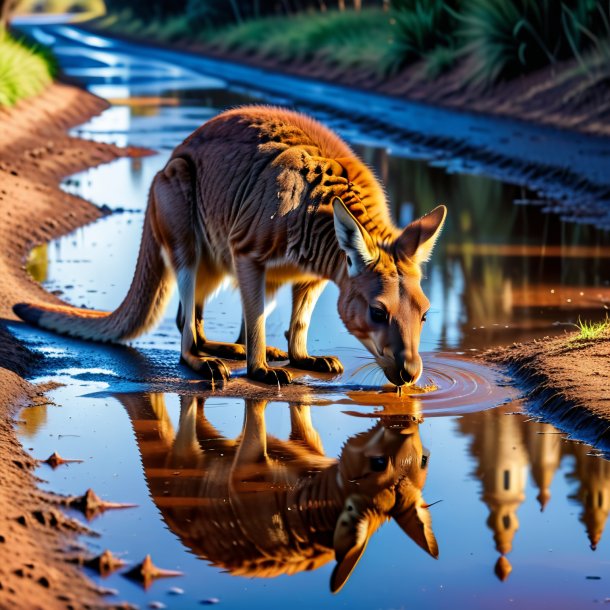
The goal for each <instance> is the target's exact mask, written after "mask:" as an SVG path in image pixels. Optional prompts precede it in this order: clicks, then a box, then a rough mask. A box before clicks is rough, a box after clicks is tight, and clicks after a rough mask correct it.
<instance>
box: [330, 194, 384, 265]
mask: <svg viewBox="0 0 610 610" xmlns="http://www.w3.org/2000/svg"><path fill="white" fill-rule="evenodd" d="M333 218H334V221H335V233H336V235H337V240H338V241H339V246H340V248H341V250H343V251H344V252H345V254H346V255H347V273H348V275H349V276H350V277H353V276H354V275H356V274H358V273H360V272H361V271H362V270H363V269H364V268H365V267H366V266H367V265H369V264H370V263H371V262H372V261H373V259H374V256H373V244H372V239H371V238H370V236H369V234H368V233H367V232H366V231H365V230H364V228H363V227H362V225H361V224H360V223H359V222H358V221H357V220H356V219H355V218H354V216H353V215H352V213H351V212H350V211H349V210H348V209H347V207H346V205H345V204H344V203H343V201H341V199H339V197H335V198H334V200H333Z"/></svg>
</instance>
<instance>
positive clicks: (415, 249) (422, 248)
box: [394, 205, 447, 263]
mask: <svg viewBox="0 0 610 610" xmlns="http://www.w3.org/2000/svg"><path fill="white" fill-rule="evenodd" d="M446 216H447V208H446V207H445V206H444V205H439V206H438V207H436V208H434V209H433V210H432V211H431V212H429V213H428V214H426V215H425V216H422V217H421V218H420V219H418V220H414V221H413V222H412V223H411V224H409V225H408V226H407V227H406V228H405V229H404V230H403V232H402V233H401V234H400V235H399V236H398V238H397V239H396V241H395V242H394V254H395V256H396V257H397V258H401V259H405V258H409V259H411V260H414V261H415V262H416V263H424V262H426V261H427V260H429V259H430V255H431V254H432V249H433V248H434V244H435V243H436V240H437V238H438V236H439V235H440V232H441V229H442V228H443V224H444V223H445V217H446Z"/></svg>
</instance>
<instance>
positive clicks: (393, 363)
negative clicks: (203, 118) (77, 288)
mask: <svg viewBox="0 0 610 610" xmlns="http://www.w3.org/2000/svg"><path fill="white" fill-rule="evenodd" d="M445 216H446V208H445V206H442V205H441V206H438V207H437V208H435V209H434V210H432V211H431V212H430V213H428V214H427V215H425V216H423V217H422V218H420V219H418V220H416V221H414V222H412V223H411V224H409V225H408V226H407V227H406V228H405V229H404V230H402V231H400V230H399V229H397V228H396V227H395V226H394V224H393V222H392V220H391V218H390V213H389V210H388V205H387V203H386V198H385V194H384V192H383V189H382V187H381V185H380V184H379V183H378V181H377V179H376V178H375V176H374V175H373V173H372V172H371V171H370V170H369V168H368V167H367V166H366V165H364V163H363V162H362V161H360V159H358V157H357V156H356V155H355V154H354V153H353V152H352V151H351V149H350V148H349V147H348V146H347V144H345V143H344V142H343V141H342V140H341V139H340V138H339V137H338V136H337V135H336V134H334V133H333V132H332V131H330V130H329V129H327V128H326V127H324V126H323V125H321V124H320V123H318V122H317V121H315V120H313V119H311V118H309V117H307V116H305V115H303V114H299V113H296V112H293V111H289V110H285V109H280V108H273V107H266V106H245V107H241V108H237V109H234V110H229V111H227V112H223V113H221V114H219V115H218V116H216V117H215V118H213V119H212V120H210V121H208V122H207V123H205V124H204V125H203V126H202V127H200V128H199V129H197V130H196V131H195V132H194V133H193V134H191V135H190V136H189V137H188V138H187V139H186V140H185V141H184V142H183V143H182V144H180V145H179V146H178V147H177V148H176V149H175V150H174V152H173V154H172V156H171V158H170V160H169V161H168V163H167V165H166V166H165V167H164V169H162V170H161V171H160V172H159V173H158V174H157V175H156V176H155V178H154V180H153V183H152V187H151V189H150V194H149V201H148V207H147V210H146V215H145V219H144V229H143V234H142V241H141V245H140V253H139V256H138V262H137V265H136V270H135V274H134V278H133V280H132V283H131V287H130V288H129V291H128V293H127V296H126V297H125V299H124V301H123V302H122V304H121V305H120V306H119V307H118V308H117V309H116V310H115V311H114V312H112V313H106V312H101V311H92V310H87V309H78V308H75V307H70V306H59V305H48V304H40V305H32V304H25V303H20V304H17V305H15V307H14V311H15V313H16V314H17V315H18V316H19V317H21V318H22V319H23V320H25V321H27V322H30V323H32V324H36V325H38V326H41V327H43V328H47V329H51V330H54V331H56V332H58V333H64V334H68V335H72V336H75V337H81V338H84V339H91V340H95V341H114V342H117V341H126V340H128V339H131V338H133V337H135V336H137V335H139V334H141V333H142V332H144V331H145V330H147V329H149V328H150V327H152V326H153V325H154V324H155V323H156V322H157V321H158V319H159V317H160V316H161V314H162V312H163V309H164V307H165V304H166V302H167V300H168V298H169V296H170V292H171V291H170V288H171V287H172V279H173V278H176V279H177V283H178V290H179V293H180V313H179V325H180V327H181V330H182V338H181V358H182V360H183V361H184V362H185V363H186V364H187V365H188V366H190V367H191V368H192V369H194V370H195V371H196V372H198V373H199V374H200V375H201V376H203V377H204V378H207V379H212V380H217V381H224V380H226V379H227V378H228V377H229V374H230V373H229V369H228V367H227V366H226V364H225V363H224V362H223V361H222V359H221V358H230V359H243V358H246V360H247V375H248V377H249V378H250V379H253V380H255V381H259V382H263V383H269V384H278V383H279V384H286V383H290V381H291V380H292V376H291V373H290V371H288V370H287V369H285V368H279V367H274V368H271V367H269V366H268V362H267V360H268V359H276V358H278V357H282V355H283V353H282V352H281V351H280V350H277V349H274V348H270V349H267V346H266V341H265V318H264V299H265V289H266V288H267V289H268V291H270V292H273V291H274V290H276V289H277V288H278V287H279V286H281V285H282V284H283V283H285V282H290V283H292V315H291V320H290V327H289V330H288V333H287V338H288V358H289V363H290V366H292V367H294V368H297V369H305V370H312V371H322V372H330V373H340V372H342V370H343V367H342V365H341V362H340V361H339V360H338V359H337V358H335V357H333V356H326V357H324V356H311V355H310V354H309V353H308V350H307V332H308V328H309V323H310V318H311V314H312V311H313V309H314V306H315V304H316V301H317V299H318V297H319V296H320V294H321V292H322V290H323V288H324V286H325V284H326V282H327V281H328V280H331V281H333V282H335V283H336V284H337V286H338V287H339V302H338V310H339V315H340V317H341V319H342V320H343V322H344V324H345V326H346V327H347V329H348V331H349V332H350V333H351V334H353V335H354V336H355V337H356V338H357V339H358V340H359V341H361V342H362V344H363V345H364V346H365V347H366V348H367V349H368V350H369V351H370V352H371V353H372V355H373V356H374V358H375V360H376V362H377V364H378V365H379V366H380V367H381V368H382V369H383V371H384V373H385V375H386V377H387V378H388V380H389V381H390V382H392V383H393V384H395V385H397V386H401V385H404V384H409V383H414V382H415V381H417V379H418V378H419V377H420V375H421V373H422V361H421V358H420V356H419V353H418V349H419V339H420V333H421V328H422V324H423V322H424V320H425V318H426V312H427V311H428V308H429V306H430V304H429V301H428V299H427V298H426V296H425V295H424V293H423V291H422V289H421V286H420V279H421V275H422V273H421V269H420V265H421V263H422V262H424V261H426V260H428V259H429V257H430V254H431V252H432V249H433V246H434V244H435V242H436V239H437V237H438V235H439V233H440V231H441V228H442V226H443V223H444V221H445ZM227 275H229V276H232V277H234V278H235V279H236V281H237V284H238V286H239V290H240V293H241V300H242V306H243V315H244V320H245V330H246V333H245V334H246V343H245V346H244V345H243V344H239V343H222V342H214V341H210V340H208V339H207V337H206V336H205V332H204V319H203V317H204V316H203V313H204V304H205V301H206V299H207V298H208V297H209V296H210V295H211V294H212V293H213V292H214V291H215V289H216V288H217V287H218V286H219V285H220V283H221V282H222V280H223V278H224V277H225V276H227Z"/></svg>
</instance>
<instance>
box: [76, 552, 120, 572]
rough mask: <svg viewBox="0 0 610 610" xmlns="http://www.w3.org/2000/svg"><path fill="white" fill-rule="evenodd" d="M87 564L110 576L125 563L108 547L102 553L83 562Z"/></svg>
mask: <svg viewBox="0 0 610 610" xmlns="http://www.w3.org/2000/svg"><path fill="white" fill-rule="evenodd" d="M83 564H84V565H85V566H87V567H88V568H91V569H93V570H95V571H96V572H98V573H99V574H100V575H101V576H109V575H110V574H112V573H113V572H116V570H119V569H120V568H122V567H123V566H124V565H125V562H124V561H123V560H122V559H120V558H119V557H115V556H114V555H113V554H112V553H111V552H110V551H109V550H108V549H106V550H105V551H104V552H103V553H102V554H101V555H97V556H96V557H92V558H91V559H87V560H86V561H84V562H83Z"/></svg>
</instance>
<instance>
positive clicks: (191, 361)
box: [180, 354, 231, 383]
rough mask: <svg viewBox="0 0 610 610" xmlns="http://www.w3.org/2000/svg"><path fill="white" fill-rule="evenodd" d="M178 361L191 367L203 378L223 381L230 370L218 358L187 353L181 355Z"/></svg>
mask: <svg viewBox="0 0 610 610" xmlns="http://www.w3.org/2000/svg"><path fill="white" fill-rule="evenodd" d="M180 361H181V362H183V363H184V364H186V365H188V366H189V367H190V368H192V369H193V370H194V371H195V372H196V373H198V374H199V375H201V376H202V377H203V378H204V379H209V380H210V381H214V382H219V383H224V382H225V381H226V380H227V379H228V378H229V377H230V376H231V371H230V370H229V368H228V367H227V365H226V364H225V363H224V362H223V361H222V360H220V359H219V358H203V357H201V356H194V355H192V354H187V355H186V356H184V355H183V356H182V357H181V358H180Z"/></svg>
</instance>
